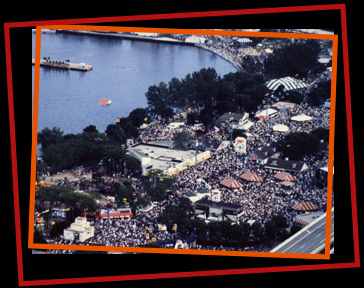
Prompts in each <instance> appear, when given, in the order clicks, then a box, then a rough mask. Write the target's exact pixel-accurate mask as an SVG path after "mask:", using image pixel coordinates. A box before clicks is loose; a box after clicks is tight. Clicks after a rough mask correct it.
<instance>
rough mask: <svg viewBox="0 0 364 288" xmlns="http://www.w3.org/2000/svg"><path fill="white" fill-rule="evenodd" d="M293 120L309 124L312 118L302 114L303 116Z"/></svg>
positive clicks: (297, 116) (300, 115) (294, 117)
mask: <svg viewBox="0 0 364 288" xmlns="http://www.w3.org/2000/svg"><path fill="white" fill-rule="evenodd" d="M291 120H293V121H297V122H307V121H311V120H312V117H311V116H308V115H306V114H303V113H302V114H299V115H296V116H293V117H292V118H291Z"/></svg>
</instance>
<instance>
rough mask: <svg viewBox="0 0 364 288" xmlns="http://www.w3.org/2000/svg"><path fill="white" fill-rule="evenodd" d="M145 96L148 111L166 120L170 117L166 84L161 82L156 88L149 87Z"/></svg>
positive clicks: (170, 111) (170, 110)
mask: <svg viewBox="0 0 364 288" xmlns="http://www.w3.org/2000/svg"><path fill="white" fill-rule="evenodd" d="M145 96H146V97H147V102H148V106H149V109H150V111H151V113H152V114H153V115H154V116H161V117H162V118H167V119H168V118H170V117H172V115H173V109H172V108H171V104H172V103H171V102H172V101H171V97H170V93H169V89H168V86H167V84H166V83H164V82H161V83H160V84H159V85H158V86H157V85H153V86H150V87H149V88H148V91H147V92H146V93H145Z"/></svg>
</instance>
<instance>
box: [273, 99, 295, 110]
mask: <svg viewBox="0 0 364 288" xmlns="http://www.w3.org/2000/svg"><path fill="white" fill-rule="evenodd" d="M272 107H274V108H277V109H279V110H282V109H293V108H294V107H296V104H295V103H292V102H286V101H278V102H276V103H274V104H273V105H272Z"/></svg>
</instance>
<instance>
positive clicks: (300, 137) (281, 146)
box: [278, 132, 320, 160]
mask: <svg viewBox="0 0 364 288" xmlns="http://www.w3.org/2000/svg"><path fill="white" fill-rule="evenodd" d="M278 150H279V151H281V152H282V154H283V156H284V157H288V158H289V159H290V160H302V159H303V157H305V156H306V155H312V154H315V153H317V152H319V150H320V141H319V139H317V138H316V137H314V136H312V135H311V134H308V133H304V132H295V133H290V134H288V135H287V136H286V137H285V138H283V139H282V140H281V141H280V142H278Z"/></svg>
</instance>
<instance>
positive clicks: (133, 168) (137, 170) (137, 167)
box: [124, 155, 143, 177]
mask: <svg viewBox="0 0 364 288" xmlns="http://www.w3.org/2000/svg"><path fill="white" fill-rule="evenodd" d="M124 159H125V160H124V161H125V168H126V170H127V173H128V174H131V175H133V176H135V177H138V176H140V175H141V174H142V172H143V171H142V163H141V162H140V161H139V160H138V159H136V158H134V157H131V156H129V155H125V156H124Z"/></svg>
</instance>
